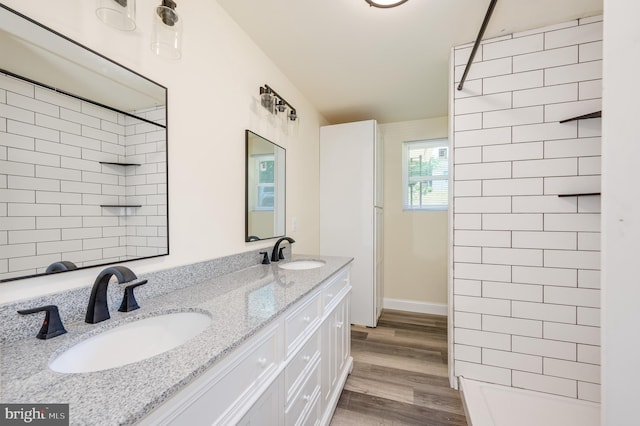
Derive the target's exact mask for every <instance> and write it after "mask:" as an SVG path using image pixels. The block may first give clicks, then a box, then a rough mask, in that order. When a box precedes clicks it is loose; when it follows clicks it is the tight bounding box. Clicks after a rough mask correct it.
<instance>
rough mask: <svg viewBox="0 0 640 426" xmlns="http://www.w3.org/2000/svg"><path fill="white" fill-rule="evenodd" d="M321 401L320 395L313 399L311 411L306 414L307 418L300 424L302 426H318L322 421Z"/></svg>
mask: <svg viewBox="0 0 640 426" xmlns="http://www.w3.org/2000/svg"><path fill="white" fill-rule="evenodd" d="M321 399H322V398H321V396H320V395H318V396H317V397H316V398H315V400H314V402H313V405H312V406H311V409H310V410H309V413H308V414H307V418H306V419H304V421H303V422H302V423H301V424H302V425H303V426H317V425H319V424H320V421H321V420H322V404H320V401H321Z"/></svg>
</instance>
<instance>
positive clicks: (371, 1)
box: [364, 0, 409, 9]
mask: <svg viewBox="0 0 640 426" xmlns="http://www.w3.org/2000/svg"><path fill="white" fill-rule="evenodd" d="M364 1H366V2H367V3H369V6H373V7H379V8H381V9H390V8H392V7H396V6H400V5H401V4H403V3H406V2H408V1H409V0H398V1H397V2H395V3H391V4H383V3H379V2H377V1H374V0H364Z"/></svg>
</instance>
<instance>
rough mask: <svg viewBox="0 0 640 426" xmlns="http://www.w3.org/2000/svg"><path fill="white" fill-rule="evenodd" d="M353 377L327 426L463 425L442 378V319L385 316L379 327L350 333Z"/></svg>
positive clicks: (444, 360)
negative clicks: (329, 424)
mask: <svg viewBox="0 0 640 426" xmlns="http://www.w3.org/2000/svg"><path fill="white" fill-rule="evenodd" d="M351 354H352V356H353V359H354V367H353V372H352V373H351V375H350V376H349V378H348V380H347V383H346V385H345V388H344V390H343V391H342V395H341V396H340V400H339V402H338V407H337V408H336V412H335V414H334V416H333V419H332V420H331V425H332V426H345V425H347V426H356V425H357V426H365V425H385V426H387V425H393V426H396V425H398V426H399V425H425V426H427V425H429V426H430V425H433V426H435V425H438V426H445V425H455V426H466V425H467V422H466V419H465V416H464V410H463V408H462V402H461V400H460V395H459V393H458V391H456V390H454V389H451V388H450V387H449V379H448V376H447V318H446V317H443V316H437V315H426V314H416V313H412V312H400V311H392V310H385V311H383V313H382V316H381V317H380V321H379V323H378V327H376V328H366V327H361V326H352V327H351Z"/></svg>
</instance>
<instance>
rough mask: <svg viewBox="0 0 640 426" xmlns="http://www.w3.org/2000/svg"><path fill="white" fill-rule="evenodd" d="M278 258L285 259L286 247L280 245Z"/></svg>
mask: <svg viewBox="0 0 640 426" xmlns="http://www.w3.org/2000/svg"><path fill="white" fill-rule="evenodd" d="M278 259H280V260H283V259H284V247H280V250H279V251H278Z"/></svg>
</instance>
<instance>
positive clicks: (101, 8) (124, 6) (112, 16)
mask: <svg viewBox="0 0 640 426" xmlns="http://www.w3.org/2000/svg"><path fill="white" fill-rule="evenodd" d="M96 15H97V16H98V18H99V19H100V20H101V21H102V22H104V23H105V24H107V25H109V26H110V27H113V28H116V29H119V30H123V31H133V30H135V29H136V0H97V1H96Z"/></svg>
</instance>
